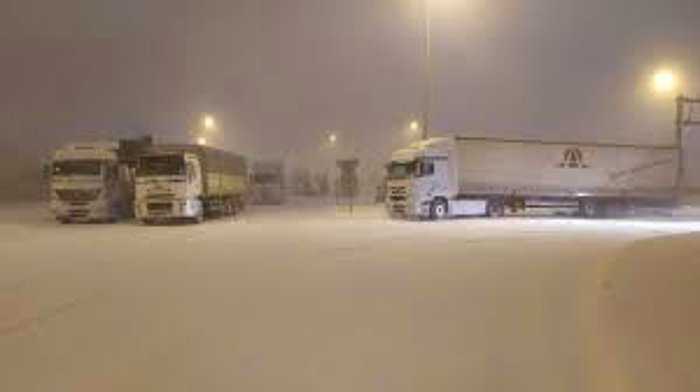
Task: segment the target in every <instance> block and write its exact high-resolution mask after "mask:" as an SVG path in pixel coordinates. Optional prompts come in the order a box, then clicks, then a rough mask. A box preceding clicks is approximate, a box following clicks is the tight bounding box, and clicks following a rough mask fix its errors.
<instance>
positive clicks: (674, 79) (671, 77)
mask: <svg viewBox="0 0 700 392" xmlns="http://www.w3.org/2000/svg"><path fill="white" fill-rule="evenodd" d="M651 83H652V87H653V89H654V91H656V92H657V93H662V94H665V93H672V92H674V91H676V89H677V88H678V76H676V74H675V73H674V72H673V71H671V70H669V69H661V70H658V71H656V73H655V74H654V76H653V77H652V80H651Z"/></svg>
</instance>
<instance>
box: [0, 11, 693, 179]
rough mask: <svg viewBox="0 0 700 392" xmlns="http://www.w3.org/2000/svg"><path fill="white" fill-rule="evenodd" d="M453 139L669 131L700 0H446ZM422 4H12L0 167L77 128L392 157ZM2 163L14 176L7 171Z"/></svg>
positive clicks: (257, 149)
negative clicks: (668, 94) (209, 131)
mask: <svg viewBox="0 0 700 392" xmlns="http://www.w3.org/2000/svg"><path fill="white" fill-rule="evenodd" d="M434 1H436V2H437V3H439V4H438V5H436V7H435V8H436V9H435V10H434V30H433V41H432V42H433V49H434V59H433V70H434V75H435V77H434V83H433V97H434V101H433V109H434V110H433V120H434V126H435V128H436V131H438V130H439V131H440V133H442V134H461V135H494V136H518V137H546V138H550V139H559V140H561V139H563V140H599V141H618V142H640V143H669V142H670V141H671V136H672V133H671V128H672V123H671V121H672V102H671V101H664V100H661V99H658V97H656V98H655V97H651V96H650V94H649V91H648V89H647V78H648V76H649V74H650V73H651V72H652V71H653V70H654V69H655V68H656V67H658V66H661V65H669V66H673V67H676V68H677V69H679V70H680V71H681V72H682V73H683V74H684V86H686V87H685V91H686V92H687V93H688V94H692V93H695V92H698V91H700V65H699V64H700V23H697V18H698V15H700V1H697V0H667V1H658V0H654V1H651V0H586V1H580V0H488V1H487V0H450V1H452V2H454V3H455V4H452V7H453V8H448V7H450V6H449V5H448V4H446V3H447V2H448V0H434ZM419 11H420V2H419V1H418V0H383V1H380V0H196V1H195V0H192V1H184V0H61V1H49V0H2V1H1V2H0V50H1V51H2V61H1V62H0V145H1V147H0V164H2V167H5V168H7V167H9V166H10V165H12V168H13V170H14V169H16V171H18V172H19V171H22V170H29V171H31V170H33V168H34V166H33V165H35V164H36V163H37V162H39V160H40V159H41V158H42V157H46V156H47V154H48V151H50V150H51V149H53V148H56V147H58V146H60V145H61V144H62V143H64V142H66V141H71V140H100V139H108V138H113V137H126V136H135V135H140V134H144V133H149V134H154V135H155V136H156V137H157V138H158V139H159V140H162V141H176V140H177V141H182V140H187V139H188V138H189V137H190V135H191V134H190V130H192V128H193V127H194V126H195V125H196V122H197V120H198V116H199V115H200V113H203V112H209V113H212V114H213V115H215V116H216V117H217V118H218V119H219V120H220V121H221V124H222V132H223V140H220V141H218V143H220V145H221V146H225V147H226V148H229V149H233V150H237V151H240V152H244V153H247V154H248V155H253V156H263V155H264V156H268V157H287V158H289V159H299V160H303V159H314V158H319V159H324V158H323V154H325V153H326V152H324V151H323V150H322V149H321V145H322V143H323V138H324V135H325V133H326V132H328V131H331V130H333V131H335V132H337V133H338V134H339V138H340V139H339V140H340V142H341V146H342V149H343V153H345V154H356V155H359V156H360V157H363V158H366V159H369V160H370V161H373V162H374V161H377V162H379V161H381V160H382V159H384V158H385V157H386V156H387V155H388V153H389V151H390V150H391V149H392V148H395V147H397V146H400V145H402V144H405V143H407V141H408V140H409V136H410V135H407V131H406V129H405V128H406V124H407V123H408V122H409V121H410V119H411V118H412V117H414V116H417V115H419V113H420V110H421V109H420V108H421V107H420V104H421V86H422V80H421V77H422V74H421V72H422V69H423V68H422V67H423V58H422V34H423V32H422V24H421V19H420V12H419ZM3 175H5V176H6V175H7V172H5V173H4V174H3Z"/></svg>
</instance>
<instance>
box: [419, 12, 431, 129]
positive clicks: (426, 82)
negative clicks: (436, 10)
mask: <svg viewBox="0 0 700 392" xmlns="http://www.w3.org/2000/svg"><path fill="white" fill-rule="evenodd" d="M423 14H424V17H425V21H424V27H425V31H424V37H423V38H424V39H425V42H424V50H425V52H424V55H425V59H424V60H425V64H424V65H423V66H424V70H423V72H424V75H423V129H422V131H423V132H422V135H421V136H422V139H423V140H426V139H428V135H429V132H430V107H431V91H430V90H431V86H432V82H433V71H432V67H433V65H432V53H431V52H432V48H431V22H432V21H431V15H430V0H423Z"/></svg>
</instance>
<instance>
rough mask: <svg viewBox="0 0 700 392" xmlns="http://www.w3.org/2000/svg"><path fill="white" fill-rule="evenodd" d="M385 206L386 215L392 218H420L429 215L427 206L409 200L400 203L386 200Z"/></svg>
mask: <svg viewBox="0 0 700 392" xmlns="http://www.w3.org/2000/svg"><path fill="white" fill-rule="evenodd" d="M385 205H386V210H387V213H388V214H389V216H391V217H393V218H421V217H426V216H428V215H429V214H430V206H429V205H423V204H421V203H420V202H414V201H413V200H411V199H406V200H402V201H393V200H388V201H387V202H386V204H385Z"/></svg>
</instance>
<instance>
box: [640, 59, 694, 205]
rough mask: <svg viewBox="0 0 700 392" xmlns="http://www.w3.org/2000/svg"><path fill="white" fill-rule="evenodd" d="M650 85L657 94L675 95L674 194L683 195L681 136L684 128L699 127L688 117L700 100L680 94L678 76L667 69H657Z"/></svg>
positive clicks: (683, 174)
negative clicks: (675, 151) (676, 162)
mask: <svg viewBox="0 0 700 392" xmlns="http://www.w3.org/2000/svg"><path fill="white" fill-rule="evenodd" d="M651 85H652V88H653V89H654V91H655V92H656V93H657V94H660V95H664V96H668V95H674V94H677V95H676V98H675V101H676V118H675V122H674V125H675V140H674V145H675V147H676V149H677V150H678V165H677V168H676V193H677V195H678V196H681V195H682V194H683V190H684V187H685V171H686V170H685V155H686V154H685V149H684V146H683V136H684V133H685V129H686V127H690V126H700V121H697V120H694V119H693V118H692V117H691V116H690V115H691V114H692V108H693V106H694V105H700V98H690V97H687V96H685V95H683V94H680V93H679V92H678V91H679V90H680V82H679V77H678V75H677V74H676V73H675V72H673V71H672V70H670V69H668V68H663V69H659V70H658V71H656V72H655V73H654V75H653V76H652V78H651Z"/></svg>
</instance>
